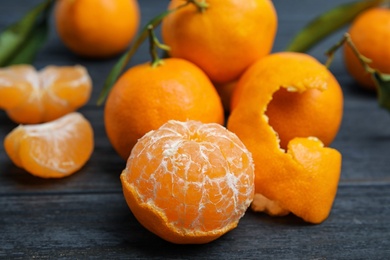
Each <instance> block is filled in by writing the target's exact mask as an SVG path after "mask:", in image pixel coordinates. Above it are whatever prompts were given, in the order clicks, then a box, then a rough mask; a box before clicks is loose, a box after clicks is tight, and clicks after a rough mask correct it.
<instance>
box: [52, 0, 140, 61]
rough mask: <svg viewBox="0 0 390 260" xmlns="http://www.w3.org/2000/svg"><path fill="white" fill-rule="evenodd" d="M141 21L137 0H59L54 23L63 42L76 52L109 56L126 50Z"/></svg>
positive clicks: (92, 55)
mask: <svg viewBox="0 0 390 260" xmlns="http://www.w3.org/2000/svg"><path fill="white" fill-rule="evenodd" d="M139 23H140V12H139V6H138V2H137V1H136V0H111V1H106V0H77V1H74V0H58V1H56V6H55V24H56V28H57V32H58V35H59V37H60V38H61V40H62V41H63V43H64V44H65V45H66V46H67V47H68V48H69V49H70V50H71V51H73V52H74V53H76V54H78V55H81V56H85V57H90V58H108V57H111V56H114V55H117V54H119V53H121V52H122V51H124V50H125V49H126V48H127V47H128V46H129V44H130V42H131V41H132V40H133V38H134V36H135V34H136V32H137V30H138V27H139Z"/></svg>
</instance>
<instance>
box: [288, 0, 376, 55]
mask: <svg viewBox="0 0 390 260" xmlns="http://www.w3.org/2000/svg"><path fill="white" fill-rule="evenodd" d="M382 2H383V0H369V1H356V2H353V3H348V4H343V5H340V6H337V7H335V8H333V9H331V10H329V11H327V12H325V13H323V14H322V15H320V16H318V17H317V18H315V19H314V20H312V21H311V22H310V23H308V24H307V25H306V26H305V27H304V28H303V29H302V30H301V31H300V32H298V34H297V35H296V36H295V37H294V38H293V40H292V41H291V43H290V44H289V45H288V47H287V48H286V50H287V51H294V52H306V51H308V50H309V49H310V48H312V47H313V46H314V45H316V44H317V43H318V42H320V41H321V40H323V39H324V38H325V37H327V36H328V35H330V34H332V33H334V32H336V31H337V30H339V29H340V28H342V27H343V26H345V25H347V24H349V23H350V22H352V21H353V19H354V18H355V17H356V16H357V15H359V14H360V13H361V12H362V11H364V10H366V9H368V8H371V7H374V6H377V5H379V4H381V3H382Z"/></svg>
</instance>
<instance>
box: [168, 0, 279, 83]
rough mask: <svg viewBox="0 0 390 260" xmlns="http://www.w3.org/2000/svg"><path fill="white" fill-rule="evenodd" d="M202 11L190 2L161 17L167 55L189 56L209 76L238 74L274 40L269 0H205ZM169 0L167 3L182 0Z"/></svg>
mask: <svg viewBox="0 0 390 260" xmlns="http://www.w3.org/2000/svg"><path fill="white" fill-rule="evenodd" d="M198 2H201V1H198ZM204 2H206V3H207V5H208V7H207V8H205V9H204V10H203V11H202V10H199V8H198V7H197V6H196V5H195V4H193V3H192V4H189V5H187V6H185V7H183V8H181V9H179V10H178V11H175V12H173V13H171V14H169V15H168V16H167V17H166V18H164V20H163V23H162V29H161V30H162V36H163V40H164V42H165V43H166V44H167V45H169V46H170V47H171V50H170V52H169V53H170V55H171V56H172V57H178V58H183V59H187V60H189V61H191V62H193V63H195V64H196V65H198V66H199V67H200V68H201V69H203V70H204V71H205V72H206V74H207V75H208V76H209V77H210V79H211V80H212V81H213V82H216V83H227V82H230V81H233V80H236V79H237V78H238V77H239V76H240V75H241V74H242V73H243V72H244V70H245V69H246V68H247V67H248V66H249V65H251V64H252V63H253V62H255V61H256V60H257V59H259V58H261V57H264V56H265V55H267V54H268V53H269V52H270V51H271V49H272V46H273V43H274V38H275V34H276V28H277V14H276V11H275V8H274V6H273V4H272V2H271V1H269V0H246V1H233V0H226V1H220V0H207V1H204ZM182 4H183V1H181V0H172V1H170V4H169V9H173V8H176V7H178V6H179V5H182Z"/></svg>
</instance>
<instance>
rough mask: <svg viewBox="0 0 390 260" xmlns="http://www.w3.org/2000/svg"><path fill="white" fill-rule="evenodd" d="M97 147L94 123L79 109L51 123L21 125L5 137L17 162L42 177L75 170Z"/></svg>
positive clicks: (6, 143) (70, 172)
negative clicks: (95, 144) (92, 124)
mask: <svg viewBox="0 0 390 260" xmlns="http://www.w3.org/2000/svg"><path fill="white" fill-rule="evenodd" d="M93 147H94V140H93V129H92V127H91V124H90V123H89V122H88V121H87V119H86V118H85V117H84V116H82V115H81V114H80V113H78V112H73V113H70V114H67V115H65V116H63V117H61V118H59V119H57V120H54V121H51V122H49V123H43V124H37V125H19V126H18V127H16V128H15V129H14V130H12V131H11V132H10V133H9V134H8V135H7V136H6V137H5V139H4V149H5V151H6V153H7V154H8V156H9V157H10V158H11V160H12V161H13V163H15V164H16V165H17V166H18V167H20V168H23V169H25V170H26V171H27V172H29V173H31V174H32V175H35V176H38V177H42V178H62V177H65V176H68V175H71V174H72V173H75V172H76V171H78V170H79V169H80V168H81V167H82V166H84V165H85V163H86V162H87V161H88V159H89V158H90V157H91V154H92V151H93Z"/></svg>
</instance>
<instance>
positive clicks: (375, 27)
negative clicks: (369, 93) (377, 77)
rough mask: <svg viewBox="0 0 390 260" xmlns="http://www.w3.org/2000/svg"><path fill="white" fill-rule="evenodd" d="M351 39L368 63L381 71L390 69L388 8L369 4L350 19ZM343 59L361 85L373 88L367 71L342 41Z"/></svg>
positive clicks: (373, 84)
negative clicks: (367, 7)
mask: <svg viewBox="0 0 390 260" xmlns="http://www.w3.org/2000/svg"><path fill="white" fill-rule="evenodd" d="M348 32H349V35H350V37H351V40H352V42H353V43H354V45H355V46H356V48H357V50H358V51H359V52H360V54H362V55H363V56H365V57H367V58H369V59H370V60H371V62H370V63H369V66H370V67H372V68H374V69H376V70H378V71H379V72H381V73H390V48H389V46H388V42H389V41H390V10H389V9H387V8H382V7H375V8H370V9H368V10H366V11H364V12H363V13H361V14H360V15H358V16H357V17H356V18H355V20H354V21H353V23H352V25H351V27H350V28H349V30H348ZM344 61H345V65H346V67H347V70H348V71H349V73H350V74H351V75H352V77H353V78H354V79H355V80H356V81H357V82H358V83H359V85H361V86H362V87H364V88H366V89H369V90H376V86H375V83H374V81H373V79H372V78H371V75H370V73H368V72H366V71H365V69H364V67H363V65H362V64H361V62H360V61H359V60H358V58H357V57H356V54H355V53H354V52H353V50H352V49H351V47H350V46H349V45H347V44H345V45H344Z"/></svg>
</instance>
